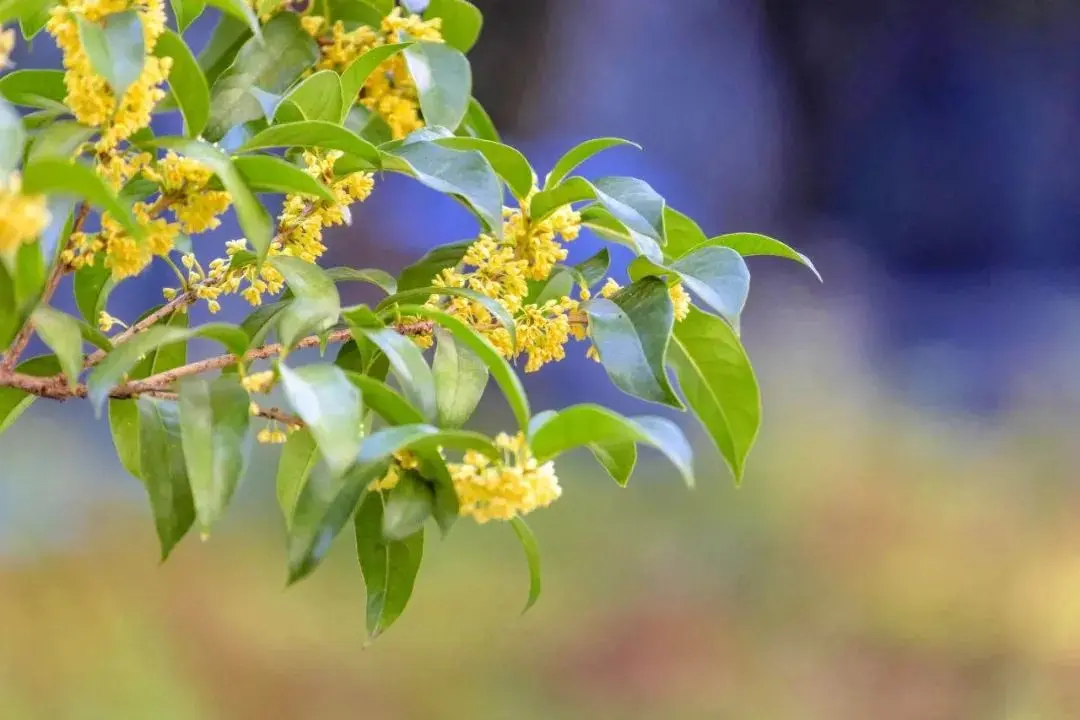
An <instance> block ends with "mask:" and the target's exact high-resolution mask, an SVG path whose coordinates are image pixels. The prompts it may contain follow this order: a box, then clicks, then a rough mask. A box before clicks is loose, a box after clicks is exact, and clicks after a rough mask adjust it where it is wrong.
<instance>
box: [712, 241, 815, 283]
mask: <svg viewBox="0 0 1080 720" xmlns="http://www.w3.org/2000/svg"><path fill="white" fill-rule="evenodd" d="M708 242H709V244H710V245H721V246H723V247H729V248H731V249H732V250H734V251H735V252H737V253H739V254H740V255H742V256H744V257H749V256H751V255H772V256H774V257H782V258H787V259H788V260H794V261H795V262H797V263H801V264H803V265H805V266H806V267H808V268H810V272H812V273H814V277H816V278H817V279H818V280H821V274H820V273H819V272H818V271H817V268H816V267H814V263H812V262H810V258H808V257H806V256H805V255H803V254H802V253H801V252H797V251H795V250H793V249H792V248H790V247H788V246H787V245H785V244H784V243H782V242H780V241H779V240H776V239H774V238H771V237H768V236H767V235H758V234H757V233H731V234H730V235H717V236H716V237H714V238H711V239H710V240H709V241H708Z"/></svg>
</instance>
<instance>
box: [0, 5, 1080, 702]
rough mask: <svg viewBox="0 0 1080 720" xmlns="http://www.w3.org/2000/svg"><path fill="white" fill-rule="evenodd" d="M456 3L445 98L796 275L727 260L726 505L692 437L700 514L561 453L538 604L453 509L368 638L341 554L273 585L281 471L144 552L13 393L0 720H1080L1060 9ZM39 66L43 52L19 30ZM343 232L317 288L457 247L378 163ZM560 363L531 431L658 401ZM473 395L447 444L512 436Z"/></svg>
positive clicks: (667, 494)
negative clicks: (740, 453)
mask: <svg viewBox="0 0 1080 720" xmlns="http://www.w3.org/2000/svg"><path fill="white" fill-rule="evenodd" d="M476 4H477V5H478V6H479V7H480V8H481V9H482V10H483V11H484V13H485V17H486V25H485V31H484V33H483V34H482V36H481V40H480V42H479V44H478V45H477V47H476V48H475V50H474V52H473V54H472V56H471V57H472V61H473V68H474V82H475V94H476V95H477V97H478V98H479V99H480V101H481V102H482V103H483V104H484V105H485V106H486V107H487V109H488V111H489V112H490V113H491V115H492V116H493V119H494V120H495V123H496V125H497V126H498V127H499V128H500V130H501V131H502V133H503V135H504V138H505V139H506V140H507V141H508V142H510V143H511V144H514V145H516V146H519V147H520V148H521V149H522V150H523V151H524V152H525V153H526V154H527V155H528V157H529V158H530V160H532V162H533V164H534V166H536V167H537V169H538V171H540V173H541V174H542V173H543V172H544V171H546V169H547V168H548V167H550V165H551V164H552V162H553V161H554V160H555V159H556V158H557V157H558V156H559V155H560V154H561V153H562V152H563V151H565V150H566V149H568V148H569V147H571V146H572V145H574V144H575V143H577V142H578V141H580V140H583V139H586V138H589V137H594V136H599V135H618V136H622V137H626V138H628V139H631V140H634V141H636V142H638V143H640V144H641V145H643V146H644V152H641V153H638V152H635V151H633V150H629V149H620V150H614V151H610V152H608V153H606V154H604V155H602V156H599V157H598V158H596V159H595V160H593V161H591V162H590V164H589V166H587V167H586V168H585V170H586V172H587V173H588V174H590V175H593V176H601V175H605V174H632V175H636V176H639V177H643V178H645V179H646V180H648V181H649V182H650V183H651V184H653V186H654V187H655V188H656V189H657V190H658V191H659V192H661V193H662V194H663V195H665V196H666V197H667V198H668V201H669V202H670V203H671V204H672V205H673V206H675V207H677V208H679V209H680V210H683V211H685V212H687V213H688V214H690V215H692V216H693V217H695V218H696V219H697V220H698V221H699V222H700V224H701V225H702V227H703V228H704V229H705V231H706V232H707V233H708V234H710V235H714V234H719V233H721V232H734V231H742V230H748V231H757V232H764V233H767V234H770V235H774V236H776V237H779V238H782V239H784V240H785V241H787V242H789V243H790V244H792V245H794V246H795V247H797V248H798V249H799V250H801V251H803V252H805V253H807V254H809V255H810V256H811V257H812V258H813V259H814V261H815V263H816V264H817V266H818V268H819V270H820V271H821V273H822V275H823V276H824V278H825V284H824V285H818V284H817V282H816V281H815V280H814V279H813V278H812V276H811V275H810V274H809V273H807V272H806V271H805V270H804V269H802V268H799V267H797V266H795V265H788V264H785V263H784V262H782V261H779V260H770V259H754V260H752V261H751V270H752V272H753V273H754V280H753V289H752V291H751V299H750V304H749V308H748V311H747V314H746V318H745V320H744V323H743V327H744V339H745V341H746V343H747V346H748V348H749V350H750V353H751V356H752V358H754V360H755V364H756V365H757V367H758V369H759V375H760V377H761V381H762V386H763V392H764V396H765V409H766V419H765V428H764V432H763V436H762V439H761V441H760V442H759V445H758V447H757V448H756V450H755V453H754V454H753V456H752V458H751V464H750V471H749V473H748V477H747V479H746V481H745V483H744V486H743V487H742V488H741V489H738V490H736V489H734V488H733V487H731V482H730V479H729V478H728V477H727V475H726V473H725V472H723V471H722V470H721V468H722V464H721V462H720V460H719V458H718V456H717V455H716V453H715V451H714V450H712V448H710V447H709V446H708V445H707V442H705V441H704V439H703V438H701V437H700V435H698V436H697V439H698V440H702V441H701V442H698V443H697V445H698V447H699V451H700V455H699V457H700V459H699V475H700V479H699V486H700V487H699V489H698V490H695V491H693V492H687V491H685V490H684V489H682V488H681V487H679V485H678V483H677V482H676V480H675V478H673V477H672V476H671V473H670V472H669V471H668V469H667V468H666V467H664V466H663V465H662V464H660V463H658V462H653V461H652V460H653V459H652V458H649V459H648V460H647V461H646V462H644V463H643V465H642V467H641V468H640V469H639V471H638V473H637V474H636V475H635V477H634V479H633V481H632V483H631V485H632V487H631V488H630V489H629V490H625V491H624V490H620V489H618V488H614V487H611V486H610V483H608V482H605V479H604V478H602V477H601V474H600V472H599V471H598V469H597V468H596V467H595V466H594V465H592V463H591V460H589V459H588V458H587V457H584V456H583V457H580V458H575V459H571V460H569V461H568V462H567V463H566V464H564V465H563V466H561V467H560V477H561V478H562V482H563V485H564V488H565V495H564V499H563V500H562V501H561V502H559V503H557V504H556V505H555V506H553V507H552V508H551V509H549V510H547V511H544V512H542V513H538V514H537V515H536V516H534V517H535V521H532V524H533V525H534V528H535V529H536V531H537V533H538V535H539V537H540V541H541V546H542V549H543V550H544V558H545V579H546V589H545V595H544V597H543V598H542V600H541V602H540V604H539V606H537V607H536V608H534V610H532V611H531V612H530V613H529V614H527V615H526V616H524V617H523V618H519V617H518V616H517V611H518V608H519V605H520V601H521V600H522V599H523V596H524V592H525V587H524V583H525V570H524V567H523V560H522V559H521V558H520V557H519V556H518V552H519V551H518V549H517V548H516V547H515V545H514V542H513V538H512V536H511V533H510V532H509V531H508V530H506V529H505V528H501V527H483V528H476V527H465V526H464V523H463V524H462V527H461V528H460V529H459V530H456V531H455V534H454V535H453V536H452V537H451V538H449V539H448V540H447V541H445V542H441V543H431V544H430V545H429V552H428V557H427V558H426V559H425V568H424V569H423V571H422V573H421V578H420V581H419V584H418V588H417V591H416V594H415V596H414V603H413V605H412V606H411V607H410V609H409V611H408V612H407V613H406V615H405V616H404V617H403V618H402V620H401V622H400V623H399V625H398V626H395V628H394V629H393V630H392V631H391V632H390V633H389V634H387V636H386V637H384V638H383V639H381V640H380V641H379V642H378V643H376V644H375V645H374V646H372V647H370V648H368V649H364V650H361V646H362V644H363V629H362V626H363V589H362V582H361V580H360V577H359V573H358V572H357V570H356V568H355V561H354V560H352V558H351V557H350V549H349V548H348V547H347V545H348V542H347V541H345V540H343V541H341V542H340V543H339V546H338V547H337V548H336V549H335V552H334V558H333V562H331V563H330V564H329V567H327V568H326V569H325V570H324V571H320V573H317V574H316V576H315V577H313V578H312V579H311V580H310V581H308V582H305V583H304V584H303V586H301V587H299V588H293V589H290V590H288V592H282V590H281V587H282V579H283V574H284V570H283V561H284V560H283V551H282V550H281V549H280V548H281V536H282V532H281V529H280V528H279V523H278V521H277V520H276V519H275V517H274V514H273V509H274V508H273V491H272V489H271V487H270V486H271V485H272V482H273V473H274V467H275V466H274V461H275V458H274V455H275V452H274V451H273V450H264V451H262V452H261V453H260V455H259V457H258V458H257V462H256V466H255V468H254V469H253V471H252V472H251V474H250V477H249V478H248V479H247V482H246V484H245V486H244V488H243V492H242V497H241V501H240V503H239V506H238V507H237V508H236V509H235V511H234V512H233V514H232V517H231V518H230V521H229V522H228V523H227V524H226V527H225V528H224V529H223V530H222V532H221V533H220V534H219V535H216V536H215V537H214V538H212V539H211V540H210V542H208V543H206V544H200V543H198V541H197V540H196V539H194V538H191V539H189V540H188V541H187V542H186V543H185V544H184V546H183V547H182V548H181V549H180V551H179V552H178V553H177V554H176V556H175V557H174V558H173V559H171V560H170V561H169V563H168V564H167V565H165V566H162V567H158V566H156V564H155V558H156V556H155V552H156V550H155V546H154V539H153V532H152V528H151V525H150V521H149V515H148V512H147V511H146V510H145V509H144V508H143V507H142V505H141V502H142V495H141V489H140V488H139V486H138V484H137V482H136V481H134V480H132V479H130V478H128V477H126V476H124V474H123V471H122V470H121V469H120V468H119V466H118V464H117V463H116V461H115V459H114V458H112V457H111V456H110V452H111V448H110V447H109V441H108V431H107V428H106V427H105V426H104V425H103V424H102V423H96V422H94V420H93V418H92V416H91V413H90V411H89V409H87V408H85V407H81V406H77V405H75V404H71V405H67V406H57V405H51V404H46V403H38V404H37V405H35V406H34V407H33V408H32V409H31V411H30V412H28V413H27V415H26V416H24V418H23V420H22V421H21V422H20V423H19V424H18V425H17V426H15V427H14V428H13V429H11V430H9V431H8V432H7V433H5V434H4V435H3V436H0V618H3V619H4V620H3V624H4V632H3V637H4V640H3V641H2V642H0V710H2V711H3V712H0V715H2V716H3V717H13V718H39V717H40V718H54V717H70V718H84V717H85V718H97V717H118V718H120V717H123V718H126V717H177V718H202V717H207V718H248V717H250V718H263V717H270V716H273V717H293V716H298V717H313V718H323V717H325V718H337V717H355V716H356V715H358V714H363V715H365V716H368V717H378V718H429V717H430V718H435V717H438V718H458V717H478V718H489V717H490V718H501V717H510V716H514V717H523V718H531V717H536V718H550V717H574V718H576V717H582V718H586V717H590V718H591V717H618V718H658V717H671V718H706V717H707V718H714V717H715V718H800V719H803V718H810V719H813V718H829V719H836V718H852V719H856V718H866V717H874V718H882V719H885V720H890V719H892V718H896V719H897V720H908V719H916V720H922V719H924V718H926V719H930V718H933V719H938V718H940V719H952V718H972V719H982V718H1001V719H1009V720H1013V719H1021V718H1023V719H1028V718H1031V719H1040V720H1041V719H1043V718H1074V717H1080V692H1078V691H1077V687H1078V686H1080V685H1078V681H1080V529H1078V528H1080V524H1078V523H1077V522H1076V515H1077V511H1080V487H1078V482H1077V479H1078V477H1080V476H1078V473H1077V471H1076V467H1077V461H1078V460H1080V457H1078V453H1080V449H1078V446H1077V443H1076V442H1075V440H1074V438H1073V435H1074V434H1075V430H1076V428H1077V427H1078V426H1080V425H1078V421H1080V373H1078V372H1077V369H1076V368H1077V367H1078V362H1080V322H1078V321H1077V318H1078V317H1080V313H1078V311H1080V306H1078V300H1080V293H1078V284H1077V279H1078V271H1080V229H1078V228H1080V4H1077V3H1075V2H1069V1H1068V0H951V1H950V2H947V3H940V2H937V3H935V2H929V1H926V0H905V1H903V2H901V1H899V0H896V1H893V0H880V1H879V2H858V1H856V0H799V2H793V1H791V0H681V1H680V2H678V3H662V2H650V1H648V0H549V1H547V2H540V1H538V0H518V1H516V2H511V1H509V0H487V1H485V0H476ZM207 19H208V18H204V19H203V21H200V22H199V23H198V24H197V25H196V26H194V27H193V28H192V29H191V30H190V31H189V32H188V35H187V36H188V38H189V40H190V41H191V42H192V44H193V45H195V46H196V47H197V46H199V45H200V44H201V41H200V40H199V39H198V38H199V37H200V35H205V33H206V32H207V28H208V27H209V24H208V23H207V22H206V21H207ZM32 55H33V57H32V58H31V57H30V56H28V54H27V53H26V52H25V49H23V51H22V53H21V54H19V55H17V56H16V61H17V62H18V63H19V64H20V65H22V66H29V65H31V64H39V63H45V62H51V63H54V64H55V61H56V55H55V51H54V50H53V49H52V48H50V46H49V40H48V39H47V38H46V37H45V36H44V35H43V36H41V40H40V41H38V42H37V43H36V44H35V47H34V50H33V54H32ZM161 122H162V123H163V125H162V129H165V130H167V129H168V128H169V127H171V126H170V125H169V123H175V122H178V121H177V120H176V119H175V118H168V117H165V118H162V120H161ZM173 129H174V130H175V129H177V128H176V127H173ZM353 216H354V223H353V225H352V227H350V228H347V229H342V230H341V231H340V232H335V233H333V234H332V236H331V242H330V246H331V250H330V256H329V260H328V264H330V265H351V266H355V267H367V266H378V267H386V268H388V269H392V270H393V269H397V268H400V267H402V266H404V265H406V264H408V263H409V262H411V261H412V260H413V259H415V257H416V256H417V255H419V254H420V253H422V252H423V251H424V250H425V249H426V248H428V247H431V246H434V245H436V244H440V243H444V242H451V241H455V240H459V239H462V238H466V237H470V236H471V235H473V234H474V233H475V232H476V228H475V226H474V224H473V221H472V220H471V219H470V217H469V216H468V215H467V214H466V213H465V212H464V211H462V210H461V209H460V208H459V207H458V206H457V205H456V204H455V203H453V202H452V201H449V200H447V199H445V198H443V197H441V196H439V195H437V194H436V193H434V192H431V191H429V190H427V189H425V188H422V187H419V186H417V185H416V184H415V183H411V182H409V181H407V180H405V179H402V178H386V179H385V180H380V181H379V182H378V185H377V189H376V192H375V194H374V195H373V197H372V198H371V199H370V200H369V201H367V202H366V203H364V204H363V205H361V206H359V207H357V208H355V209H354V215H353ZM230 232H235V226H232V227H231V228H227V229H226V231H225V232H224V233H223V234H222V235H220V236H219V237H217V238H216V239H214V240H211V241H210V242H206V241H205V240H204V241H203V242H202V243H200V246H199V247H198V248H197V249H198V250H199V252H200V254H202V253H205V254H206V255H207V256H208V257H209V256H213V255H215V254H220V241H221V240H223V239H227V238H228V237H231V235H229V233H230ZM598 247H599V241H598V240H597V239H596V238H591V237H588V236H583V237H582V239H580V240H579V241H577V242H576V243H575V244H574V246H573V248H572V253H573V254H572V256H571V257H572V258H583V257H586V256H588V255H589V254H591V253H592V252H594V251H595V250H596V249H597V248H598ZM623 257H624V258H625V256H623ZM169 280H170V275H169V273H168V271H167V269H165V268H159V273H158V274H157V275H156V276H154V277H151V278H149V279H148V281H147V282H146V283H143V284H140V283H129V284H127V285H125V286H124V287H123V289H122V291H121V292H118V293H117V294H116V295H115V299H114V300H113V301H112V302H111V304H110V307H109V309H110V312H112V313H113V314H114V315H117V316H118V317H121V318H124V319H132V318H133V317H135V316H136V315H137V314H138V311H139V309H141V308H142V307H145V306H146V304H148V303H150V302H156V299H157V297H158V292H159V289H160V287H161V286H162V285H163V284H167V283H168V282H169ZM62 296H63V297H64V299H63V300H62V301H61V302H65V301H67V302H69V301H68V300H67V298H66V295H63V293H62ZM364 297H365V296H363V295H362V294H357V295H356V296H347V297H346V299H347V300H353V301H357V300H362V299H364ZM243 311H244V308H243V306H242V305H232V306H228V307H226V310H225V313H226V315H227V316H228V317H233V318H239V317H241V315H242V313H243ZM196 312H201V311H196ZM569 354H570V357H569V358H568V359H567V361H565V362H564V363H561V364H559V365H558V366H553V367H549V368H545V369H544V370H543V371H542V372H541V373H538V374H536V375H531V376H529V377H528V383H527V385H528V389H529V391H530V395H531V398H532V399H533V400H534V404H535V405H536V406H537V409H542V408H547V407H560V406H563V405H566V404H569V403H572V402H580V401H582V400H596V401H602V402H608V403H612V404H614V405H615V406H616V407H618V408H619V409H622V410H629V411H635V412H650V411H655V409H653V408H648V407H645V406H642V405H641V404H640V403H637V402H635V401H633V400H631V399H629V398H624V397H620V396H618V395H617V393H616V391H614V389H612V388H611V387H610V383H609V382H608V381H607V380H606V378H605V376H604V374H603V371H602V369H601V368H600V367H599V366H597V365H595V364H593V363H591V362H588V361H585V360H584V358H583V357H582V356H583V354H584V348H583V347H581V348H575V347H571V349H570V353H569ZM488 400H490V401H491V402H490V403H487V404H486V405H485V406H484V410H483V413H482V415H481V417H480V418H478V424H479V425H480V426H483V427H486V428H498V427H502V426H504V425H505V424H506V419H507V414H506V412H505V409H504V408H503V406H502V404H501V402H500V401H499V399H498V397H494V396H492V397H489V398H488ZM686 427H687V429H688V430H689V431H690V432H692V433H694V432H695V429H694V428H693V427H692V426H691V425H690V424H689V423H687V424H686Z"/></svg>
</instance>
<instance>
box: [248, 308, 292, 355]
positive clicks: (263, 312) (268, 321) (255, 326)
mask: <svg viewBox="0 0 1080 720" xmlns="http://www.w3.org/2000/svg"><path fill="white" fill-rule="evenodd" d="M291 304H292V301H291V300H289V301H279V302H273V303H269V304H267V305H261V306H259V307H258V308H256V309H255V310H254V311H253V312H252V313H251V314H250V315H248V316H247V317H246V318H244V321H243V322H242V323H240V330H241V331H243V333H244V334H245V335H247V336H248V341H249V343H250V344H251V345H252V346H256V345H262V344H264V343H265V342H266V338H267V336H269V334H270V331H271V330H273V329H274V325H275V323H276V320H277V316H278V314H280V313H281V311H282V310H284V309H285V308H286V307H288V306H289V305H291Z"/></svg>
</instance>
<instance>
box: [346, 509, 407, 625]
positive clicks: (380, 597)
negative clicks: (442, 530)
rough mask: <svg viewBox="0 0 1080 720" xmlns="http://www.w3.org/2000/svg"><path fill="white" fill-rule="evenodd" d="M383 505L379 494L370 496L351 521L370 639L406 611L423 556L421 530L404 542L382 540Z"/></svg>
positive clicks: (383, 538)
mask: <svg viewBox="0 0 1080 720" xmlns="http://www.w3.org/2000/svg"><path fill="white" fill-rule="evenodd" d="M384 502H385V500H384V498H383V496H382V494H381V493H369V494H368V495H367V497H365V498H364V500H363V502H362V503H361V504H360V508H359V509H358V510H357V512H356V518H355V521H354V524H355V528H356V555H357V557H358V558H359V560H360V570H361V572H363V574H364V585H365V587H366V588H367V629H368V634H369V635H370V636H371V638H372V639H374V638H376V637H378V636H379V635H381V634H382V633H383V632H385V631H386V629H387V628H389V627H390V626H391V625H393V623H394V621H395V620H397V619H398V617H399V616H400V615H401V613H402V612H403V611H404V610H405V606H406V605H407V604H408V602H409V598H410V597H412V592H413V586H414V584H415V583H416V575H417V573H418V572H419V570H420V562H421V560H422V559H423V556H424V532H423V529H422V528H421V529H420V530H419V531H417V532H416V533H415V534H413V535H412V536H410V537H407V538H405V539H404V540H391V539H387V538H386V537H384V536H383V532H382V526H383V513H384Z"/></svg>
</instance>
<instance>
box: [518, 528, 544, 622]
mask: <svg viewBox="0 0 1080 720" xmlns="http://www.w3.org/2000/svg"><path fill="white" fill-rule="evenodd" d="M510 527H511V528H513V530H514V535H516V536H517V539H518V541H519V542H520V543H521V548H522V550H524V551H525V560H526V562H528V564H529V597H528V599H527V600H526V601H525V609H524V610H522V611H521V612H523V613H526V612H528V611H529V608H531V607H532V606H533V605H535V604H536V601H537V600H539V599H540V589H541V582H540V580H541V578H540V545H539V544H538V543H537V542H536V536H535V535H533V532H532V530H531V529H530V528H529V525H528V523H526V522H525V521H524V520H523V519H522V518H520V517H515V518H512V519H511V520H510Z"/></svg>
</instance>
